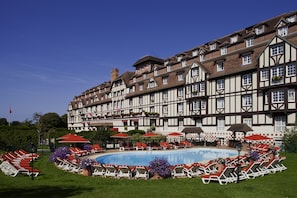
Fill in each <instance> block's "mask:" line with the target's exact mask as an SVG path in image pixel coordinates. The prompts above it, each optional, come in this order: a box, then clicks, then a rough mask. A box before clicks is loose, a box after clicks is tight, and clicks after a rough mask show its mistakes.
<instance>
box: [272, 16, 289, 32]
mask: <svg viewBox="0 0 297 198" xmlns="http://www.w3.org/2000/svg"><path fill="white" fill-rule="evenodd" d="M275 28H276V29H277V34H278V35H279V36H287V35H288V22H287V21H286V20H285V19H281V20H280V21H279V22H278V23H277V24H276V26H275Z"/></svg>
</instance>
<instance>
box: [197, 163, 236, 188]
mask: <svg viewBox="0 0 297 198" xmlns="http://www.w3.org/2000/svg"><path fill="white" fill-rule="evenodd" d="M234 170H235V166H225V168H224V169H223V170H222V171H221V172H218V173H214V174H210V175H202V176H201V180H202V182H203V183H204V184H209V183H210V182H211V181H214V182H219V184H221V185H226V184H228V183H232V182H235V181H237V180H236V177H235V176H234V175H232V173H234Z"/></svg>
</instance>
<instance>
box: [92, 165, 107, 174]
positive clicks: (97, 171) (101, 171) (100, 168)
mask: <svg viewBox="0 0 297 198" xmlns="http://www.w3.org/2000/svg"><path fill="white" fill-rule="evenodd" d="M93 167H94V171H93V176H101V177H103V176H104V175H105V173H106V169H105V167H104V166H103V165H102V164H100V163H96V164H94V165H93Z"/></svg>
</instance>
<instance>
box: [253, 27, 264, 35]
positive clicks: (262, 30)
mask: <svg viewBox="0 0 297 198" xmlns="http://www.w3.org/2000/svg"><path fill="white" fill-rule="evenodd" d="M255 33H256V34H257V35H259V34H262V33H264V25H261V26H259V27H257V28H256V29H255Z"/></svg>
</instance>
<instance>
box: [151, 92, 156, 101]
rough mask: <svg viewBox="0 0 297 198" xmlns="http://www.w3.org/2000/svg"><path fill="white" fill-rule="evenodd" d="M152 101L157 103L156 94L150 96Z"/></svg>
mask: <svg viewBox="0 0 297 198" xmlns="http://www.w3.org/2000/svg"><path fill="white" fill-rule="evenodd" d="M150 101H151V102H155V94H153V93H152V94H150Z"/></svg>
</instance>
